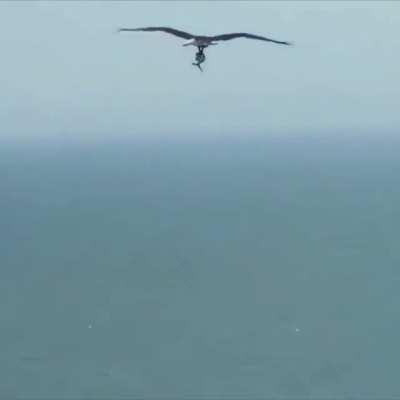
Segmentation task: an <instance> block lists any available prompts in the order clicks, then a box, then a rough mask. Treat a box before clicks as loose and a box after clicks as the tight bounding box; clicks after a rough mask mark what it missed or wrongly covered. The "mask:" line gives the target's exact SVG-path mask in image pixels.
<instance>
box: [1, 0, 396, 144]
mask: <svg viewBox="0 0 400 400" xmlns="http://www.w3.org/2000/svg"><path fill="white" fill-rule="evenodd" d="M147 25H168V26H174V27H177V28H181V29H185V30H188V31H191V32H194V33H199V34H217V33H224V32H231V31H247V32H253V33H256V34H262V35H267V36H268V35H269V36H271V37H273V38H277V39H280V40H289V41H293V42H294V43H295V46H293V47H286V46H279V45H274V44H269V43H264V42H259V41H251V40H246V39H238V40H235V41H231V42H226V43H223V44H220V45H218V46H215V47H212V48H210V49H207V50H208V51H207V56H208V58H207V62H206V65H205V72H204V73H203V74H202V73H200V72H199V71H198V70H197V69H196V68H194V67H192V65H191V62H192V60H193V57H194V53H195V48H193V47H182V46H181V44H182V41H181V40H180V39H178V38H174V37H170V36H168V35H163V34H161V33H126V34H116V33H115V30H116V29H117V28H119V27H138V26H147ZM0 48H1V67H0V71H1V73H0V96H1V102H0V120H1V121H2V122H1V128H2V129H1V135H2V136H3V137H8V138H10V137H14V138H21V139H23V138H27V137H29V138H32V137H33V138H34V137H39V136H40V137H42V136H43V135H46V136H57V135H58V136H60V135H67V136H69V137H71V136H72V137H78V138H79V137H82V138H83V137H93V136H96V135H118V134H124V135H132V136H133V135H140V134H146V135H151V134H155V133H163V134H173V133H184V134H188V135H190V134H193V135H196V134H199V133H201V132H202V133H206V132H209V133H220V132H223V133H229V132H232V133H243V134H246V133H250V132H261V133H263V132H265V133H266V134H268V133H282V134H284V133H296V132H301V133H303V132H310V131H311V132H321V133H324V132H335V131H336V132H339V131H346V132H351V131H376V132H382V131H394V132H395V131H398V130H399V128H400V113H399V112H398V108H399V100H400V85H399V83H400V78H399V71H400V3H399V2H362V1H356V2H325V1H323V2H322V1H321V2H316V1H309V2H301V1H293V2H281V1H279V2H259V1H257V2H251V1H247V0H246V1H243V2H236V1H235V2H234V1H232V2H225V1H221V2H207V1H200V2H195V1H187V2H183V1H177V2H167V1H162V2H161V1H160V2H145V1H143V2H139V1H132V2H126V1H123V2H116V1H110V2H105V1H102V2H94V1H86V2H78V1H77V2H76V1H73V2H72V1H70V2H62V1H60V2H58V1H57V2H50V1H49V2H45V1H40V2H30V1H29V2H12V1H10V2H1V3H0Z"/></svg>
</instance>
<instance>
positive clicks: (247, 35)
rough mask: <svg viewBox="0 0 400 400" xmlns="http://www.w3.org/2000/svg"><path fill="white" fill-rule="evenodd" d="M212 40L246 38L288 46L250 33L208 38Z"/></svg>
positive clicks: (227, 34)
mask: <svg viewBox="0 0 400 400" xmlns="http://www.w3.org/2000/svg"><path fill="white" fill-rule="evenodd" d="M210 38H211V39H212V40H231V39H236V38H247V39H257V40H264V41H265V42H273V43H278V44H286V45H290V44H291V43H290V42H281V41H279V40H274V39H270V38H267V37H265V36H258V35H253V34H251V33H244V32H243V33H226V34H224V35H217V36H210Z"/></svg>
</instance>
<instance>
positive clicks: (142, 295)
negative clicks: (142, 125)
mask: <svg viewBox="0 0 400 400" xmlns="http://www.w3.org/2000/svg"><path fill="white" fill-rule="evenodd" d="M399 150H400V140H399V139H398V138H397V137H395V136H394V135H385V134H383V133H382V132H375V133H373V134H368V135H362V134H357V135H356V134H352V133H351V132H347V133H343V132H341V133H330V134H325V135H324V134H322V133H321V134H318V135H302V136H295V135H292V136H289V135H287V136H278V135H275V136H267V135H264V136H263V135H247V134H246V133H243V134H241V135H233V136H231V137H230V136H229V135H224V136H215V137H212V136H199V137H198V138H196V139H194V138H187V137H184V136H183V135H181V136H179V135H176V136H172V137H167V136H162V135H159V136H157V137H156V136H153V137H152V138H148V139H145V138H144V137H143V136H142V137H140V139H127V138H126V137H125V138H122V137H120V138H113V139H111V138H110V139H103V140H102V141H87V142H86V143H75V144H72V143H69V142H68V141H65V142H62V143H61V142H57V141H54V142H52V141H48V142H47V143H45V144H43V145H40V144H38V143H37V144H22V143H16V142H15V143H6V144H4V145H3V146H2V148H1V149H0V156H1V157H0V186H1V196H0V219H1V225H0V234H1V242H0V272H1V280H0V323H1V329H0V357H1V363H0V376H1V379H0V397H2V398H6V397H7V396H21V397H26V398H52V399H58V398H67V397H68V398H79V397H85V396H92V397H99V398H100V397H101V398H105V397H109V398H111V397H113V398H117V397H118V396H122V397H123V396H125V397H129V396H130V397H132V398H133V397H134V396H135V397H137V398H155V397H162V396H164V397H165V396H169V397H171V396H172V397H180V398H187V397H190V396H192V397H193V396H195V397H200V398H201V397H204V398H205V397H208V398H210V397H216V396H224V397H235V396H236V397H242V398H244V397H246V398H250V397H258V398H261V397H262V398H266V397H271V398H272V397H274V396H303V397H304V396H317V397H321V396H346V395H348V396H359V397H362V396H376V397H379V398H383V397H385V396H386V397H387V396H400V383H399V382H398V371H399V368H400V361H399V360H400V347H399V346H398V338H399V335H400V320H399V317H398V316H399V314H398V310H399V308H400V296H399V280H400V272H399V265H400V251H399V248H398V240H399V237H400V228H399V217H400V186H399V184H398V183H399V171H400V158H399V156H398V155H399Z"/></svg>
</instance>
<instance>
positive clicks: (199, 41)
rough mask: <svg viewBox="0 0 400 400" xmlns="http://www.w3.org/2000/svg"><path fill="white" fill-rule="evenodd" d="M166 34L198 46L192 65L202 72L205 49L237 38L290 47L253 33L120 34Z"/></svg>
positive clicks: (164, 29) (156, 28)
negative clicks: (207, 34) (212, 34)
mask: <svg viewBox="0 0 400 400" xmlns="http://www.w3.org/2000/svg"><path fill="white" fill-rule="evenodd" d="M138 31H142V32H165V33H168V34H171V35H174V36H177V37H180V38H182V39H186V42H185V43H184V44H183V46H196V47H197V49H198V52H197V53H196V62H194V63H192V64H193V65H195V66H197V67H198V68H199V69H200V70H201V71H202V68H201V64H202V63H203V62H204V61H205V60H206V56H205V54H204V49H205V48H206V47H208V46H211V45H216V44H218V42H221V41H226V40H232V39H237V38H246V39H255V40H262V41H264V42H272V43H277V44H284V45H290V44H291V43H290V42H283V41H280V40H275V39H271V38H267V37H265V36H259V35H253V34H252V33H246V32H236V33H225V34H223V35H215V36H204V35H193V34H192V33H188V32H184V31H181V30H178V29H174V28H169V27H165V26H149V27H146V28H121V29H119V30H118V32H138Z"/></svg>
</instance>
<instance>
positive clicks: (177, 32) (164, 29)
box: [118, 26, 195, 39]
mask: <svg viewBox="0 0 400 400" xmlns="http://www.w3.org/2000/svg"><path fill="white" fill-rule="evenodd" d="M132 31H134V32H137V31H144V32H166V33H170V34H171V35H175V36H178V37H181V38H184V39H192V38H194V37H195V36H194V35H192V34H191V33H188V32H184V31H180V30H178V29H174V28H168V27H165V26H149V27H147V28H132V29H130V28H121V29H119V30H118V32H132Z"/></svg>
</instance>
